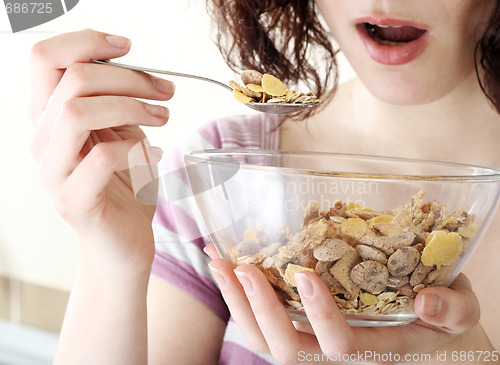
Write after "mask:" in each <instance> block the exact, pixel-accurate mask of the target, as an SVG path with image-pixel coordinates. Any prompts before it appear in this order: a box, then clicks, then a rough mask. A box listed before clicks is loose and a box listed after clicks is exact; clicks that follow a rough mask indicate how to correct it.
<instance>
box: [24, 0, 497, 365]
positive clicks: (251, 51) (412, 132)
mask: <svg viewBox="0 0 500 365" xmlns="http://www.w3.org/2000/svg"><path fill="white" fill-rule="evenodd" d="M210 4H211V7H210V9H211V12H212V13H213V14H214V19H215V20H216V22H217V24H218V25H219V31H220V33H219V34H220V37H219V39H218V41H219V45H220V47H221V50H222V51H223V53H224V54H225V55H226V56H227V59H228V63H229V64H230V65H232V66H233V67H235V68H237V69H239V68H256V69H259V70H261V71H266V72H270V73H273V74H275V75H277V76H278V77H280V78H281V79H284V80H285V81H286V82H287V83H289V84H293V83H294V82H295V81H298V80H305V81H307V82H308V86H309V87H310V88H311V89H312V90H313V91H315V92H316V93H317V94H319V95H320V97H321V98H322V100H323V107H322V108H321V109H319V110H317V111H316V112H315V113H314V114H311V115H303V116H302V118H303V119H306V120H304V121H297V120H288V119H286V120H277V119H276V118H275V117H271V116H263V115H257V116H251V117H246V118H243V119H242V118H234V119H230V120H224V121H217V122H214V123H208V124H207V126H205V127H203V128H202V129H201V130H200V131H199V135H198V137H199V138H198V141H197V142H200V141H201V142H202V146H203V147H207V146H208V147H218V148H228V147H234V146H238V147H248V146H252V147H255V146H257V147H260V148H279V149H293V150H313V151H327V152H344V153H360V154H377V155H387V156H399V157H412V158H425V159H435V160H448V161H452V162H462V163H473V164H480V165H488V166H491V167H497V168H498V167H500V157H499V156H500V153H499V152H500V150H499V147H498V143H497V141H498V138H499V137H500V116H499V114H498V112H497V111H496V108H497V107H498V105H500V103H499V100H498V95H499V94H498V90H500V89H499V88H500V84H499V82H500V81H499V80H498V75H497V74H496V73H495V69H496V68H497V67H496V65H497V64H498V61H497V60H496V59H495V56H496V53H497V52H495V49H494V48H493V49H492V48H491V47H494V45H495V37H497V36H498V34H497V33H498V30H497V28H498V26H499V20H498V18H499V17H500V10H499V8H500V5H499V3H498V2H497V1H495V0H465V1H461V2H455V1H450V0H419V1H410V0H364V1H352V0H335V1H333V0H316V1H302V0H290V1H285V0H284V1H278V0H276V1H257V0H254V1H239V0H238V1H224V0H213V1H212V2H210ZM320 13H321V15H322V17H323V18H324V20H325V23H326V24H325V26H327V27H328V32H329V33H331V35H332V37H333V38H334V39H335V41H336V42H337V44H338V46H339V48H340V49H341V50H342V52H344V54H345V56H346V57H347V58H348V60H349V61H350V62H351V64H352V66H353V68H354V69H355V71H356V73H357V75H358V78H356V79H354V80H352V81H350V82H348V83H346V84H344V85H341V86H339V87H338V89H337V90H336V93H335V96H334V97H333V98H330V97H329V96H331V95H330V93H329V91H331V90H332V89H333V86H334V85H335V80H336V70H335V62H334V54H335V51H334V50H333V46H332V45H331V44H330V41H329V35H328V32H327V30H326V29H325V28H324V27H323V23H322V22H320V21H319V18H318V16H319V14H320ZM129 48H130V41H128V40H127V39H124V38H121V37H118V36H114V35H109V34H105V33H99V32H94V31H90V30H87V31H82V32H76V33H69V34H64V35H61V36H58V37H55V38H52V39H49V40H46V41H43V42H40V43H38V44H36V45H35V46H34V47H33V66H34V67H33V69H34V71H33V98H32V108H31V112H32V117H33V121H34V122H35V124H36V135H35V138H34V142H33V154H34V156H35V158H36V159H37V160H38V161H39V164H40V168H41V174H42V176H43V178H44V181H45V183H46V185H47V188H48V189H49V190H50V191H52V192H53V193H54V197H55V201H56V204H57V207H58V210H59V212H60V213H61V215H62V216H63V217H64V218H65V219H66V220H67V221H68V222H69V223H70V224H71V225H72V226H73V227H74V229H75V230H76V231H77V232H78V234H79V236H80V237H81V241H82V242H81V265H80V268H79V273H78V277H77V280H76V283H75V287H74V290H73V293H72V296H71V299H70V303H69V305H68V310H67V314H66V318H65V322H64V326H63V329H62V332H61V340H60V346H59V350H58V353H57V358H56V363H61V364H66V363H71V364H78V363H85V364H88V363H91V364H100V363H102V364H115V363H116V364H136V363H138V364H145V363H151V364H165V363H172V364H197V363H200V364H209V363H218V362H219V363H223V364H232V363H235V364H236V363H238V364H241V363H242V364H267V363H273V362H281V363H289V364H293V363H307V362H308V361H309V362H313V363H321V361H323V362H329V358H328V357H324V356H322V355H328V356H331V357H332V358H334V357H335V356H337V355H339V354H340V355H346V356H347V357H342V356H340V357H339V358H340V359H341V360H346V359H347V360H352V361H351V362H356V361H362V360H367V361H372V362H377V360H384V361H387V356H389V355H390V354H398V355H400V356H401V357H400V358H397V359H395V358H392V360H388V361H389V362H391V361H394V360H398V359H401V360H404V362H406V363H408V362H410V361H409V360H413V361H418V359H416V358H410V359H408V358H406V359H405V358H404V357H403V356H404V355H405V354H430V355H432V356H433V360H432V361H437V360H436V357H437V356H441V359H442V356H443V354H445V356H448V357H447V360H448V361H452V360H453V359H452V358H451V355H452V354H453V353H455V354H459V351H470V353H472V354H474V355H473V356H474V358H471V357H468V358H466V360H471V362H479V361H481V360H484V357H483V358H480V357H479V356H480V355H478V354H485V353H487V354H489V359H490V360H495V359H496V357H495V354H496V352H494V351H495V348H494V346H493V344H492V341H491V340H490V339H492V340H493V342H494V343H495V342H496V343H498V342H499V341H500V334H499V332H498V329H497V328H496V327H497V326H495V323H499V322H500V317H499V314H498V311H497V310H496V309H495V308H494V306H495V300H494V299H493V298H498V296H499V294H500V286H499V285H498V282H497V281H496V280H495V277H496V275H494V273H493V271H495V270H497V271H498V269H497V266H498V265H496V262H497V261H498V260H500V250H498V248H497V247H496V245H497V244H496V242H495V240H496V237H497V236H498V233H497V230H498V228H497V226H498V223H499V220H500V217H499V216H496V217H495V218H494V221H493V222H492V225H491V229H490V230H489V233H488V234H487V235H486V236H485V237H484V240H483V241H484V242H482V243H481V245H480V247H479V248H478V250H477V251H476V252H475V255H474V257H473V259H472V260H471V262H470V264H469V265H468V267H467V270H466V273H467V275H468V276H469V277H470V278H471V281H472V283H473V286H474V290H475V291H476V292H477V294H478V299H479V302H480V306H481V308H482V311H483V320H482V321H481V323H482V324H480V323H479V322H478V321H479V307H480V306H479V304H478V300H477V299H476V296H475V295H474V293H473V292H472V289H471V285H470V282H469V281H468V280H467V279H466V278H465V276H462V275H461V276H459V277H458V278H457V280H456V281H455V282H454V283H453V284H452V286H451V287H450V288H437V287H436V288H427V289H424V290H422V291H421V292H419V293H418V296H417V298H416V301H415V311H416V313H417V314H418V316H419V318H420V319H419V320H418V321H416V322H415V323H413V324H410V325H407V326H400V327H395V328H351V327H349V326H348V325H347V324H346V322H345V321H344V319H343V317H342V315H341V314H340V312H339V311H338V310H337V307H336V305H335V302H334V301H333V299H332V297H331V295H330V293H329V292H328V290H327V289H326V287H325V286H324V285H323V284H322V282H321V281H320V280H319V278H318V277H317V276H315V275H310V274H306V273H302V274H299V275H297V284H298V289H299V293H300V294H301V297H302V299H303V303H304V306H305V309H306V312H307V314H308V316H309V319H310V322H311V326H305V325H303V324H294V323H292V322H291V321H290V319H289V317H288V315H287V313H286V311H285V310H284V308H283V307H282V306H281V305H280V304H279V302H278V301H277V299H276V296H275V295H274V292H273V290H272V288H271V286H270V285H269V284H268V282H267V281H266V280H265V279H264V278H263V276H262V275H261V274H260V272H259V271H257V270H256V269H255V268H253V267H251V266H241V267H239V268H237V269H236V270H234V271H233V270H232V268H231V267H230V265H229V264H228V263H227V262H225V261H224V260H222V259H220V258H218V257H217V254H216V253H215V251H214V249H213V246H212V245H207V240H206V239H205V238H206V237H204V234H203V233H202V232H200V229H199V228H198V227H197V221H196V219H195V218H194V217H193V216H194V214H195V213H194V212H193V211H192V210H190V209H191V208H190V207H189V206H180V205H176V204H173V203H172V204H165V205H163V206H160V207H158V209H157V212H156V217H155V220H154V225H155V228H156V231H155V234H154V235H153V231H152V228H151V222H152V219H153V215H154V208H153V207H151V206H147V205H142V204H141V203H140V202H138V201H137V200H136V199H135V196H134V189H133V184H134V182H133V181H131V179H130V175H129V174H127V173H125V172H123V171H122V170H123V169H126V168H128V167H129V161H128V157H129V155H131V156H133V157H134V156H136V157H137V159H139V158H140V153H139V152H137V151H143V150H144V151H147V153H148V155H149V159H150V161H151V162H152V163H155V162H157V161H158V160H159V159H160V156H161V151H159V150H157V149H155V148H154V147H149V146H147V145H146V144H142V146H141V147H142V148H139V149H135V148H134V146H135V145H137V142H138V141H141V140H143V138H144V134H143V133H142V132H141V130H140V128H139V125H147V126H162V125H164V124H165V123H166V121H167V119H168V111H167V110H166V109H165V108H163V107H159V106H153V105H150V104H146V103H143V102H141V101H138V100H137V99H135V98H141V99H151V100H168V99H170V98H171V97H172V95H173V93H174V87H173V85H172V83H170V82H169V81H165V80H162V79H158V78H156V77H152V76H150V75H146V74H141V73H136V72H130V71H127V70H123V69H118V68H116V69H115V68H110V67H108V66H102V65H97V64H92V63H89V61H90V60H92V59H111V58H116V57H120V56H123V55H124V54H126V53H127V52H128V50H129ZM312 54H313V55H316V57H314V59H317V60H318V62H319V63H318V64H314V63H312V62H311V61H310V60H311V59H313V57H311V55H312ZM476 65H477V73H476ZM320 66H322V68H321V67H320ZM478 77H479V79H480V80H481V84H480V83H479V82H478ZM481 85H482V86H483V88H484V89H485V90H486V94H485V93H484V91H483V89H482V87H481ZM486 95H487V96H486ZM490 99H491V100H490ZM276 125H279V128H274V127H275V126H276ZM332 138H334V139H335V143H331V141H332ZM423 141H425V143H423ZM192 146H193V144H192V143H191V142H189V143H188V142H187V143H186V147H185V149H186V150H189V149H190V148H191V147H192ZM165 159H166V160H168V161H170V162H169V163H168V165H169V166H166V167H165V168H167V169H168V168H174V167H175V166H178V165H176V162H177V163H178V162H179V159H178V156H177V157H176V155H175V154H167V155H166V156H165ZM178 181H179V182H178V184H179V187H178V188H179V189H185V187H184V186H182V185H183V184H185V183H184V182H183V179H182V176H180V177H179V180H178ZM176 188H177V187H176ZM155 241H156V250H157V255H156V258H154V252H155ZM166 242H169V243H166ZM204 246H206V247H205V250H206V252H207V253H208V254H209V255H210V256H211V257H212V258H213V261H211V263H210V269H211V271H212V274H213V278H215V280H216V281H217V283H218V286H219V287H220V291H219V289H217V287H216V286H215V285H214V284H213V282H212V279H211V277H210V275H209V273H208V262H209V258H208V256H206V255H205V254H203V252H202V251H201V249H202V248H203V247H204ZM151 272H152V273H153V275H150V274H151ZM221 293H222V295H223V297H224V300H225V303H226V304H227V307H226V305H225V304H224V301H223V300H222V298H221V296H220V294H221ZM146 296H147V298H148V300H147V301H146ZM228 309H229V311H230V313H229V311H228ZM230 314H231V318H229V316H230ZM233 320H234V321H233ZM484 328H486V331H485V329H484ZM366 351H369V352H366ZM370 352H371V353H372V354H373V353H377V354H379V355H381V356H384V355H385V356H386V357H385V358H382V357H381V358H378V359H374V358H371V359H370V358H368V357H363V356H364V355H363V354H365V355H366V354H368V353H370ZM359 354H361V357H359V356H357V355H359ZM351 355H352V356H351ZM491 362H493V361H491ZM491 362H490V363H491Z"/></svg>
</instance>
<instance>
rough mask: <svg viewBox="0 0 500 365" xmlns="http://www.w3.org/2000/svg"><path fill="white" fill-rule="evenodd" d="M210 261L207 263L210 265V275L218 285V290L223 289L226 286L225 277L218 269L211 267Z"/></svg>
mask: <svg viewBox="0 0 500 365" xmlns="http://www.w3.org/2000/svg"><path fill="white" fill-rule="evenodd" d="M211 264H212V263H210V264H208V266H210V271H211V272H212V276H213V277H214V279H215V281H216V282H217V284H218V285H219V289H220V290H225V289H226V287H227V281H226V278H224V275H222V273H221V272H220V270H219V269H216V268H215V267H212V265H211Z"/></svg>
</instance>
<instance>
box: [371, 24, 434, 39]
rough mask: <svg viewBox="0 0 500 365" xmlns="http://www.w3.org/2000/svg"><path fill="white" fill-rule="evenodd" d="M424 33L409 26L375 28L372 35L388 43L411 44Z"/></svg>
mask: <svg viewBox="0 0 500 365" xmlns="http://www.w3.org/2000/svg"><path fill="white" fill-rule="evenodd" d="M424 33H425V30H423V29H418V28H415V27H411V26H403V27H378V26H375V32H374V34H375V35H376V36H377V37H378V38H380V39H382V40H384V41H390V42H411V41H414V40H415V39H418V38H420V37H421V36H422V35H423V34H424Z"/></svg>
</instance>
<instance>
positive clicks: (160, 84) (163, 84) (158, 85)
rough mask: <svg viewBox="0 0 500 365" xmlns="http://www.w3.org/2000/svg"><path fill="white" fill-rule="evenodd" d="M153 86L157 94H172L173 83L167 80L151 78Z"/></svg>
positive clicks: (173, 89)
mask: <svg viewBox="0 0 500 365" xmlns="http://www.w3.org/2000/svg"><path fill="white" fill-rule="evenodd" d="M152 79H153V86H154V87H155V89H156V90H158V91H159V92H162V93H164V94H173V93H174V91H175V86H174V83H173V82H171V81H168V80H163V79H160V78H159V77H153V78H152Z"/></svg>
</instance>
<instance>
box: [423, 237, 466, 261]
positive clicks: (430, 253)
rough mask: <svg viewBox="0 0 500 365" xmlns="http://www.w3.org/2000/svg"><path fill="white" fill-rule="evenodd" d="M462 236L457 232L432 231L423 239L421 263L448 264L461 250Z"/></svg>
mask: <svg viewBox="0 0 500 365" xmlns="http://www.w3.org/2000/svg"><path fill="white" fill-rule="evenodd" d="M463 247H464V245H463V242H462V236H460V235H459V234H458V233H457V232H447V231H433V232H431V233H430V234H429V236H428V237H427V240H426V241H425V247H424V250H423V251H422V258H421V260H422V263H423V264H424V265H426V266H432V265H438V266H440V265H449V264H451V263H452V262H453V261H455V259H456V258H457V257H458V255H460V253H461V252H462V250H463Z"/></svg>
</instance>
